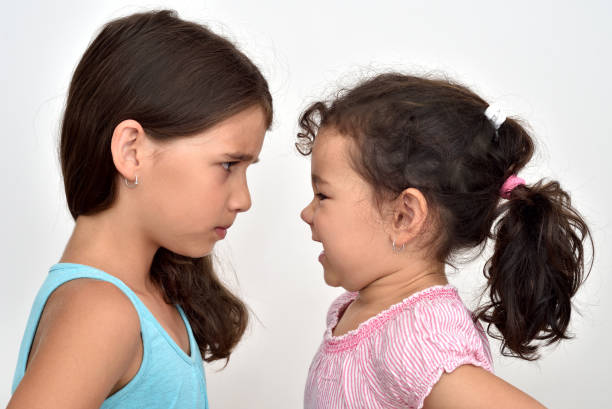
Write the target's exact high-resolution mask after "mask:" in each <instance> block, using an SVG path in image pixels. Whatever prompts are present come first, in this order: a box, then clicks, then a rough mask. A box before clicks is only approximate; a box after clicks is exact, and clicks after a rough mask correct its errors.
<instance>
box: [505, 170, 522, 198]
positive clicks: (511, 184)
mask: <svg viewBox="0 0 612 409" xmlns="http://www.w3.org/2000/svg"><path fill="white" fill-rule="evenodd" d="M524 184H525V181H524V180H523V179H521V178H520V177H518V176H516V175H512V176H510V177H508V179H506V181H505V182H504V184H503V185H502V187H501V189H499V195H500V196H501V197H503V198H504V199H510V192H512V191H513V190H514V188H516V187H517V186H520V185H524Z"/></svg>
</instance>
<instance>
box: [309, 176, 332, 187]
mask: <svg viewBox="0 0 612 409" xmlns="http://www.w3.org/2000/svg"><path fill="white" fill-rule="evenodd" d="M311 178H312V183H313V184H315V185H329V184H331V183H329V182H328V181H327V180H325V179H323V178H322V177H321V176H319V175H317V174H316V173H312V174H311Z"/></svg>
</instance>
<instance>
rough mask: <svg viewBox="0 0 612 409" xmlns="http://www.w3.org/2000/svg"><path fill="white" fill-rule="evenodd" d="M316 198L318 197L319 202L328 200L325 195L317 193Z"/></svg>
mask: <svg viewBox="0 0 612 409" xmlns="http://www.w3.org/2000/svg"><path fill="white" fill-rule="evenodd" d="M315 196H316V197H317V199H319V200H325V199H327V196H325V195H324V194H323V193H317V194H316V195H315Z"/></svg>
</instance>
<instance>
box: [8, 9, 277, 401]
mask: <svg viewBox="0 0 612 409" xmlns="http://www.w3.org/2000/svg"><path fill="white" fill-rule="evenodd" d="M271 121H272V98H271V96H270V92H269V90H268V85H267V82H266V80H265V79H264V77H263V76H262V74H261V73H260V71H259V70H258V68H257V67H256V66H255V65H254V64H253V63H252V62H251V61H250V60H249V59H248V58H247V57H246V56H245V55H244V54H243V53H242V52H240V51H239V50H238V49H237V48H236V47H235V46H234V45H233V44H232V43H230V42H229V41H228V40H226V39H224V38H222V37H220V36H218V35H216V34H214V33H213V32H211V31H210V30H208V29H207V28H206V27H204V26H202V25H199V24H196V23H193V22H188V21H185V20H182V19H180V18H178V16H177V15H176V13H175V12H173V11H171V10H161V11H154V12H145V13H138V14H133V15H130V16H127V17H123V18H119V19H117V20H114V21H111V22H109V23H108V24H106V25H105V26H104V27H103V28H102V30H101V31H100V33H99V34H98V35H97V36H96V38H95V39H94V40H93V41H92V43H91V44H90V45H89V47H88V49H87V50H86V51H85V54H84V55H83V57H82V59H81V61H80V62H79V64H78V66H77V67H76V69H75V72H74V75H73V78H72V81H71V84H70V88H69V92H68V98H67V102H66V109H65V112H64V116H63V120H62V128H61V140H60V161H61V168H62V175H63V180H64V186H65V192H66V199H67V202H68V208H69V210H70V213H71V215H72V217H73V218H74V220H75V227H74V231H73V233H72V236H71V237H70V240H69V241H68V243H67V245H66V249H65V251H64V254H63V255H62V257H61V259H60V260H59V262H58V263H56V264H54V265H53V266H51V268H50V271H49V274H48V275H47V278H46V280H45V281H44V283H43V284H42V286H41V288H40V290H39V292H38V294H37V296H36V298H35V300H34V304H33V307H32V310H31V313H30V317H29V319H28V322H27V325H26V329H25V334H24V337H23V339H22V342H21V347H20V350H19V357H18V362H17V368H16V370H15V376H14V381H13V387H12V392H13V395H12V398H11V401H10V402H9V405H8V408H10V409H20V408H42V407H44V408H48V409H53V408H62V409H69V408H85V407H86V408H90V407H91V408H93V407H101V408H208V399H207V393H206V381H205V376H204V368H203V362H202V361H207V362H211V361H215V360H223V359H225V360H227V359H229V356H230V354H231V352H232V350H233V348H234V347H235V345H236V344H237V343H238V341H239V340H240V338H241V337H242V335H243V333H244V330H245V328H246V325H247V320H248V315H247V310H246V307H245V305H244V304H243V303H242V302H241V301H240V300H239V299H238V298H237V297H236V296H234V295H233V294H232V293H231V292H230V291H229V290H228V289H227V288H226V287H225V286H224V285H223V284H222V283H221V281H220V280H219V279H218V278H217V276H216V274H215V272H214V269H213V264H212V261H211V252H212V250H213V247H214V244H215V243H216V242H217V241H218V240H221V239H223V238H224V237H225V235H226V234H227V229H228V228H229V227H230V226H231V225H232V223H233V222H234V220H235V218H236V216H237V214H238V213H240V212H244V211H246V210H248V209H249V208H250V206H251V199H250V195H249V190H248V187H247V183H246V169H247V167H248V166H249V165H250V164H252V163H254V162H256V161H257V157H258V155H259V153H260V151H261V147H262V144H263V138H264V135H265V133H266V131H267V129H268V128H269V126H270V124H271Z"/></svg>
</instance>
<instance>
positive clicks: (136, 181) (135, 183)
mask: <svg viewBox="0 0 612 409" xmlns="http://www.w3.org/2000/svg"><path fill="white" fill-rule="evenodd" d="M123 180H124V181H125V185H126V186H127V187H128V188H130V189H134V188H136V186H137V185H138V175H136V180H135V181H134V183H133V184H132V185H130V184H129V183H128V180H127V178H123Z"/></svg>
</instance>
